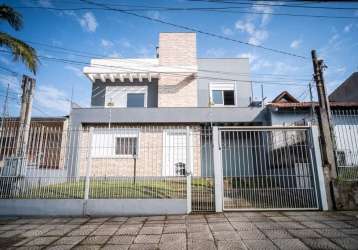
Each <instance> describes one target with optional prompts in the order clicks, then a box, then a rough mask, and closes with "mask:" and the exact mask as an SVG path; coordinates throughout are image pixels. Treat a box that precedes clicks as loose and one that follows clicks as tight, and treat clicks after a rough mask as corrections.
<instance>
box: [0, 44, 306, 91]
mask: <svg viewBox="0 0 358 250" xmlns="http://www.w3.org/2000/svg"><path fill="white" fill-rule="evenodd" d="M0 52H3V53H10V52H9V51H6V50H0ZM38 57H39V58H42V59H45V60H50V61H55V62H61V63H65V64H73V65H82V66H83V65H85V66H88V63H87V62H83V61H75V60H69V59H64V58H56V57H47V56H43V55H38ZM91 65H92V66H95V67H99V68H103V69H125V70H138V71H140V70H141V69H138V68H128V67H119V66H109V65H103V64H93V63H92V64H91ZM165 74H167V75H175V76H185V74H179V73H165ZM195 78H196V79H208V80H225V81H238V82H240V83H248V84H251V83H255V84H256V83H264V84H268V85H285V86H287V85H291V86H305V84H295V83H287V82H289V81H285V83H280V82H278V81H271V82H270V81H248V80H243V79H232V78H221V77H210V76H195Z"/></svg>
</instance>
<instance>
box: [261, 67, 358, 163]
mask: <svg viewBox="0 0 358 250" xmlns="http://www.w3.org/2000/svg"><path fill="white" fill-rule="evenodd" d="M353 76H357V73H354V74H353V75H352V76H351V77H350V78H348V79H347V80H346V81H345V82H344V83H342V85H340V86H339V87H338V88H337V89H336V90H335V91H334V92H333V93H332V94H331V95H330V98H331V97H332V96H336V97H335V98H338V95H336V94H334V93H339V92H340V91H341V90H342V89H344V88H345V87H346V86H347V82H351V80H350V79H352V77H353ZM353 78H354V77H353ZM351 92H352V93H351V94H350V97H351V98H348V100H347V101H330V107H331V117H332V124H333V132H334V136H335V139H334V141H335V145H336V148H335V152H336V159H337V164H338V166H342V167H345V166H358V136H357V135H358V113H357V109H358V95H357V93H358V91H357V89H351ZM333 94H334V95H333ZM354 96H356V97H355V98H353V97H354ZM352 98H353V99H352ZM335 100H337V99H335ZM343 100H344V99H343ZM266 112H267V118H268V120H269V122H270V124H271V125H273V126H275V125H276V126H282V125H283V126H292V125H308V124H309V123H316V119H317V112H318V103H317V102H300V101H298V100H297V99H296V98H294V97H293V96H292V95H291V94H289V93H288V92H287V91H284V92H282V93H281V94H279V95H278V96H277V97H276V98H274V100H273V101H272V102H271V103H269V104H268V105H267V108H266Z"/></svg>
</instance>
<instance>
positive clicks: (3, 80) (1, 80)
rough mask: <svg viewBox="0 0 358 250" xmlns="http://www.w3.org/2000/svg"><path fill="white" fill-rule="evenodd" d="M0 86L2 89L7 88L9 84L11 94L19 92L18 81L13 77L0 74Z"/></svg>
mask: <svg viewBox="0 0 358 250" xmlns="http://www.w3.org/2000/svg"><path fill="white" fill-rule="evenodd" d="M0 84H1V85H2V86H3V87H4V88H7V86H8V84H9V88H10V90H12V91H13V92H17V93H20V92H21V87H20V81H19V79H17V77H15V76H11V75H6V74H0Z"/></svg>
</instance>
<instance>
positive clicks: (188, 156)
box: [185, 126, 192, 214]
mask: <svg viewBox="0 0 358 250" xmlns="http://www.w3.org/2000/svg"><path fill="white" fill-rule="evenodd" d="M190 145H191V143H190V127H189V126H187V127H186V166H185V172H186V201H187V204H186V208H187V213H188V214H189V213H191V175H192V173H191V148H190Z"/></svg>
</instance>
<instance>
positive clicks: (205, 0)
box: [188, 0, 358, 10]
mask: <svg viewBox="0 0 358 250" xmlns="http://www.w3.org/2000/svg"><path fill="white" fill-rule="evenodd" d="M188 1H190V2H209V3H228V4H235V5H250V6H266V7H267V6H268V7H287V8H303V9H325V10H358V8H356V7H353V8H352V7H330V6H306V5H289V4H273V3H264V2H259V3H256V2H249V3H248V2H237V1H221V0H220V1H218V0H188Z"/></svg>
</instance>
